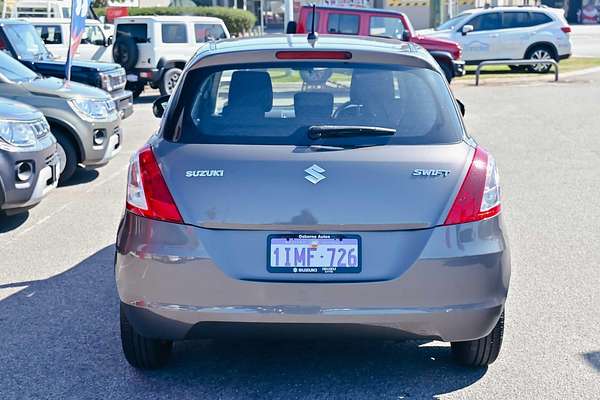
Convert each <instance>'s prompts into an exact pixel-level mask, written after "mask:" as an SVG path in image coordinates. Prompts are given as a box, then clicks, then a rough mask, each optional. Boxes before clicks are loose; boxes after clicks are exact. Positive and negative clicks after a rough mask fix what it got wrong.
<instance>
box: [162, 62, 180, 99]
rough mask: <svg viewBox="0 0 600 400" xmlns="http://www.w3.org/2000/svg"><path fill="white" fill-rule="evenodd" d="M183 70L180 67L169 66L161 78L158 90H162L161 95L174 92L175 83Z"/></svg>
mask: <svg viewBox="0 0 600 400" xmlns="http://www.w3.org/2000/svg"><path fill="white" fill-rule="evenodd" d="M181 72H183V71H181V70H180V69H179V68H169V69H168V70H166V71H165V72H164V74H163V76H162V78H161V80H160V84H159V85H158V90H160V94H161V96H165V95H170V94H171V93H173V90H174V89H175V85H176V84H177V81H179V78H180V77H181Z"/></svg>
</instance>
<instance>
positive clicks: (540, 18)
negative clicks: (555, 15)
mask: <svg viewBox="0 0 600 400" xmlns="http://www.w3.org/2000/svg"><path fill="white" fill-rule="evenodd" d="M548 22H552V18H550V17H549V16H547V15H546V14H543V13H539V12H534V13H531V25H541V24H547V23H548Z"/></svg>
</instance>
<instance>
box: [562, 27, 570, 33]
mask: <svg viewBox="0 0 600 400" xmlns="http://www.w3.org/2000/svg"><path fill="white" fill-rule="evenodd" d="M560 30H561V31H563V32H564V33H571V27H570V26H563V27H562V28H560Z"/></svg>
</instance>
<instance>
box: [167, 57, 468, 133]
mask: <svg viewBox="0 0 600 400" xmlns="http://www.w3.org/2000/svg"><path fill="white" fill-rule="evenodd" d="M221 68H223V67H212V68H205V69H199V70H196V71H193V72H191V73H190V74H189V75H188V77H187V79H186V82H185V85H183V86H182V93H181V95H180V100H179V101H177V106H176V107H175V108H174V109H173V110H169V113H168V115H167V119H166V127H165V132H182V133H181V135H182V136H177V137H169V135H168V134H166V135H165V137H166V138H167V139H169V140H174V141H181V142H186V143H236V144H287V145H311V144H326V145H335V144H339V145H344V144H353V145H367V144H372V145H377V144H432V143H454V142H457V141H459V140H461V138H462V125H461V123H460V120H459V117H458V114H457V111H456V108H455V106H454V102H453V100H452V97H451V95H450V92H449V90H448V89H447V86H446V85H445V83H444V81H443V78H442V76H441V75H440V74H438V73H436V72H435V71H431V70H427V69H421V68H410V67H400V66H394V67H393V69H387V68H382V67H381V66H365V65H356V66H352V65H351V64H344V67H343V68H341V67H339V64H338V65H332V64H307V63H301V64H293V66H292V65H286V64H283V63H278V64H275V65H255V66H242V67H240V68H225V69H221ZM390 68H392V67H390ZM182 114H183V118H182V119H178V120H177V121H175V119H174V118H172V117H171V115H177V116H180V115H182ZM171 119H173V121H171ZM172 124H175V125H177V129H173V128H175V126H174V125H172ZM320 125H327V126H342V127H348V126H367V127H381V128H388V129H392V130H395V133H394V134H393V136H376V137H373V136H371V137H365V136H358V137H344V138H339V137H338V138H331V137H327V138H319V139H311V138H310V137H309V135H308V131H309V128H310V127H311V126H320ZM170 126H171V127H172V128H169V127H170ZM179 128H183V129H179ZM392 133H393V132H392Z"/></svg>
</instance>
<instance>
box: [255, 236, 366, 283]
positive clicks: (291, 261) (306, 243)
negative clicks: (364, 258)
mask: <svg viewBox="0 0 600 400" xmlns="http://www.w3.org/2000/svg"><path fill="white" fill-rule="evenodd" d="M267 241H268V243H267V248H268V253H267V259H268V260H267V270H268V271H269V272H286V273H298V274H304V273H308V274H311V273H312V274H315V273H316V274H335V273H358V272H360V271H361V249H360V237H359V236H357V235H333V234H332V235H328V234H298V235H270V236H269V237H268V239H267Z"/></svg>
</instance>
